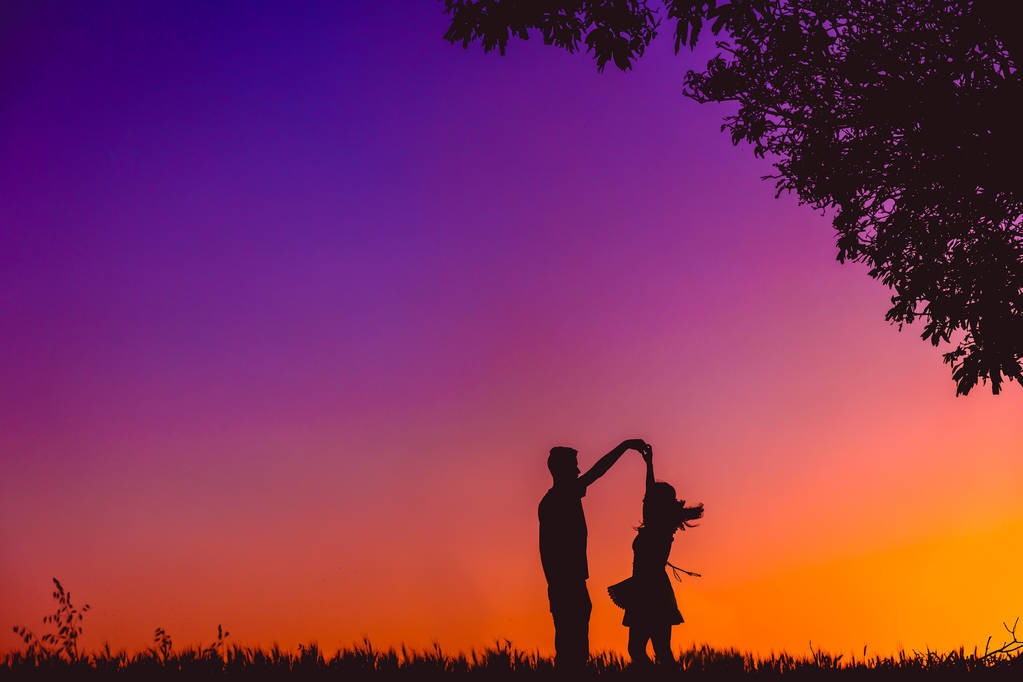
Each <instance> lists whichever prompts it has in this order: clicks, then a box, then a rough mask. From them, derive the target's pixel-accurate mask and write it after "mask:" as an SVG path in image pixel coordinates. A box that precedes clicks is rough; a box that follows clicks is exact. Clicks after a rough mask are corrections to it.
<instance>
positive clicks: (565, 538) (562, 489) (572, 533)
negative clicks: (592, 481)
mask: <svg viewBox="0 0 1023 682" xmlns="http://www.w3.org/2000/svg"><path fill="white" fill-rule="evenodd" d="M585 495H586V486H585V485H583V484H582V483H580V482H578V481H573V482H571V483H562V484H559V485H555V486H554V487H552V488H551V489H550V490H548V491H547V494H546V495H544V496H543V499H542V500H540V506H539V507H538V509H537V513H538V516H539V517H540V563H542V564H543V572H544V575H545V576H546V577H547V583H548V584H550V583H557V582H567V581H579V580H586V579H587V578H589V577H590V573H589V568H588V566H587V565H586V516H585V515H584V514H583V501H582V498H583V497H585Z"/></svg>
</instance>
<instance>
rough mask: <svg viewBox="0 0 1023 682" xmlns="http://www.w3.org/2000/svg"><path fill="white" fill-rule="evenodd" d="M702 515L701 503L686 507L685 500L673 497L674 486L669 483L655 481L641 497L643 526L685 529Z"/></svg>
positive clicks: (691, 525)
mask: <svg viewBox="0 0 1023 682" xmlns="http://www.w3.org/2000/svg"><path fill="white" fill-rule="evenodd" d="M702 516H703V505H702V504H698V505H696V506H695V507H687V506H686V502H685V500H677V499H675V488H674V487H673V486H672V485H671V484H670V483H665V482H664V481H657V482H656V483H654V484H653V485H652V486H651V487H650V490H649V491H648V492H647V495H646V497H644V498H643V526H642V527H644V528H645V527H649V526H659V527H662V528H664V527H667V528H671V529H673V530H674V529H678V530H685V529H686V528H692V527H693V526H695V525H696V524H695V523H693V521H695V520H696V519H698V518H700V517H702Z"/></svg>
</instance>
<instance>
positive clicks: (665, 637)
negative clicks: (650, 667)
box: [650, 625, 675, 665]
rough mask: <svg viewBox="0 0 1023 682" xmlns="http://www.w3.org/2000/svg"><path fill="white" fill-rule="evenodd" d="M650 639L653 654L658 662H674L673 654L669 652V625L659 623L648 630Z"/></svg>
mask: <svg viewBox="0 0 1023 682" xmlns="http://www.w3.org/2000/svg"><path fill="white" fill-rule="evenodd" d="M650 641H652V642H653V645H654V656H655V658H656V659H657V662H658V663H660V664H662V665H663V664H665V663H674V662H675V656H674V655H673V654H672V653H671V626H670V625H661V626H658V627H656V628H654V629H653V630H652V631H651V632H650Z"/></svg>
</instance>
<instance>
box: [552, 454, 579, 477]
mask: <svg viewBox="0 0 1023 682" xmlns="http://www.w3.org/2000/svg"><path fill="white" fill-rule="evenodd" d="M578 454H579V451H578V450H576V449H575V448H570V447H566V446H564V445H556V446H554V447H553V448H551V454H550V455H548V456H547V468H548V469H550V471H551V476H552V477H554V482H555V483H559V482H561V481H574V480H575V479H577V478H578V477H579V460H578V459H577V458H576V456H577V455H578Z"/></svg>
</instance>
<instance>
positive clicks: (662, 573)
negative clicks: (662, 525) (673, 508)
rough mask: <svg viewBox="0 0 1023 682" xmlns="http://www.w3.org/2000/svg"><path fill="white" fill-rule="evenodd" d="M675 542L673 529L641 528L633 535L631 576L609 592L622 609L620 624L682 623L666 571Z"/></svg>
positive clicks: (644, 625)
mask: <svg viewBox="0 0 1023 682" xmlns="http://www.w3.org/2000/svg"><path fill="white" fill-rule="evenodd" d="M674 539H675V528H674V527H669V528H666V529H659V528H649V527H642V528H640V529H639V532H637V533H636V539H635V540H633V541H632V577H631V578H630V579H628V580H626V581H625V584H623V583H619V585H615V586H614V587H612V588H611V589H610V590H609V592H611V596H612V599H614V600H615V602H616V603H618V602H619V601H620V602H621V604H620V605H621V606H624V608H625V617H624V618H622V625H625V626H627V627H644V628H646V627H658V626H664V625H678V624H679V623H681V622H682V614H681V613H680V612H679V610H678V602H677V601H676V600H675V591H674V590H673V589H671V581H670V580H669V579H668V571H667V569H666V568H665V566H666V565H667V563H668V555H669V554H670V553H671V543H672V541H673V540H674ZM616 596H617V598H616Z"/></svg>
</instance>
